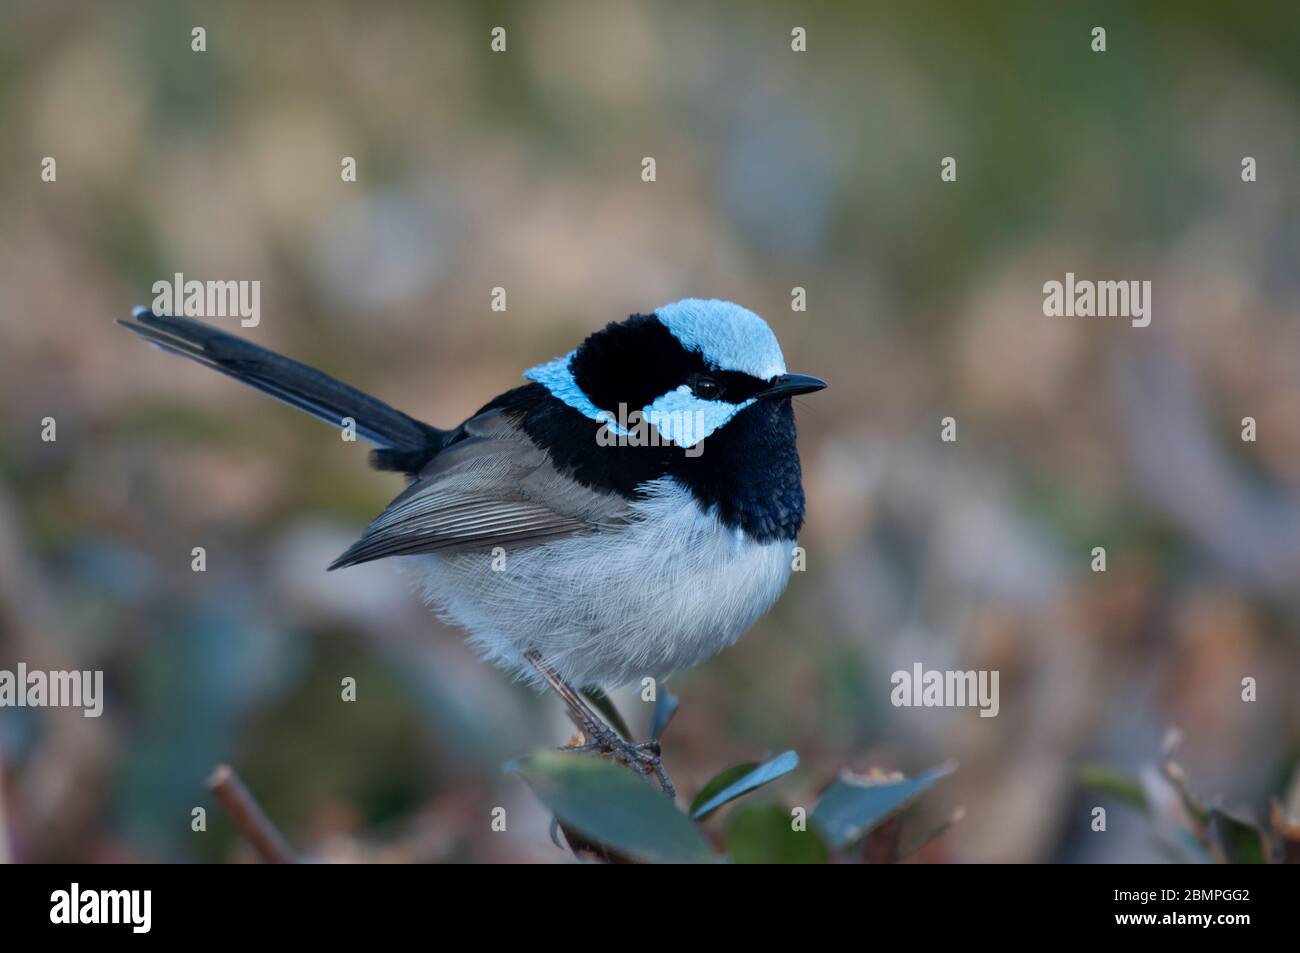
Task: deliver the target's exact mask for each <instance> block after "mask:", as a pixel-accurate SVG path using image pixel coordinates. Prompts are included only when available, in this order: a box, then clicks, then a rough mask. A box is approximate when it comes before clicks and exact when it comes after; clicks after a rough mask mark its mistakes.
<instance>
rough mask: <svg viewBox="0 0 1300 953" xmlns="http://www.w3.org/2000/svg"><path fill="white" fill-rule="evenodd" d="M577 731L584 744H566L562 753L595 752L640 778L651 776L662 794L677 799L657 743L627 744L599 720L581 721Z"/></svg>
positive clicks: (625, 740) (630, 742) (627, 742)
mask: <svg viewBox="0 0 1300 953" xmlns="http://www.w3.org/2000/svg"><path fill="white" fill-rule="evenodd" d="M580 730H581V731H582V735H583V737H584V738H586V739H587V740H586V742H585V743H583V744H578V745H569V746H567V747H565V748H562V749H561V750H562V751H594V752H596V753H597V754H605V755H609V756H610V757H611V758H613V759H614V760H615V761H616V762H617V763H618V764H621V765H623V766H624V767H626V768H628V769H630V770H631V771H634V772H635V773H637V774H639V775H640V776H641V777H643V778H648V777H651V776H653V777H654V779H655V780H656V781H657V782H658V783H659V787H660V788H661V789H662V790H663V792H664V794H665V795H666V796H667V797H668V798H669V799H670V800H675V799H676V797H677V790H676V788H674V787H673V782H672V779H671V778H670V777H668V771H667V770H666V769H665V768H664V763H663V758H662V752H661V750H660V748H659V742H658V741H644V742H641V743H637V742H634V741H628V740H627V739H625V738H624V737H623V736H622V735H620V734H619V733H618V732H617V731H615V730H614V729H613V728H611V727H609V726H608V725H606V724H605V723H604V722H602V721H590V722H588V721H584V723H583V725H582V727H581V729H580Z"/></svg>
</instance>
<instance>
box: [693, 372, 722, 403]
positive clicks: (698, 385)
mask: <svg viewBox="0 0 1300 953" xmlns="http://www.w3.org/2000/svg"><path fill="white" fill-rule="evenodd" d="M691 393H693V394H694V395H695V396H696V397H698V398H700V399H701V400H717V399H718V398H719V397H721V396H722V385H721V384H719V383H718V382H717V381H715V380H714V379H713V378H712V377H704V376H703V375H701V376H699V377H696V378H695V379H694V380H692V381H691Z"/></svg>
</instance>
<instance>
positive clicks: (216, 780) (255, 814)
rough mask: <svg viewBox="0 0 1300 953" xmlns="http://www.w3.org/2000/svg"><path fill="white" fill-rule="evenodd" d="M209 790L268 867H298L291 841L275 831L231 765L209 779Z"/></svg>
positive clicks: (223, 767) (215, 772)
mask: <svg viewBox="0 0 1300 953" xmlns="http://www.w3.org/2000/svg"><path fill="white" fill-rule="evenodd" d="M208 790H209V791H211V792H212V793H213V794H215V795H216V796H217V800H218V801H220V802H221V806H222V807H224V808H225V809H226V813H227V814H229V815H230V817H231V819H232V820H233V821H234V822H235V826H236V827H238V828H239V829H240V831H242V832H243V834H244V837H245V838H246V839H247V840H248V842H249V843H250V844H252V845H253V849H254V850H255V851H257V854H258V856H259V857H261V858H262V860H264V861H266V863H268V864H296V863H298V858H297V856H295V854H294V852H293V849H292V848H290V847H289V843H288V841H286V840H285V839H284V836H283V835H282V834H281V833H280V832H279V831H278V830H276V829H275V825H274V824H272V823H271V821H270V819H269V818H268V817H267V816H266V814H264V813H263V812H262V809H261V807H259V806H258V804H257V801H255V800H254V799H253V795H252V794H250V793H249V792H248V788H246V787H245V786H244V782H243V781H241V780H240V779H239V775H237V774H236V773H235V771H234V769H233V768H232V767H230V765H228V764H219V765H217V767H216V770H214V771H213V772H212V774H211V776H210V777H209V778H208Z"/></svg>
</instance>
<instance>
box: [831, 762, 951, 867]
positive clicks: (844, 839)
mask: <svg viewBox="0 0 1300 953" xmlns="http://www.w3.org/2000/svg"><path fill="white" fill-rule="evenodd" d="M955 767H956V766H955V765H952V764H944V765H940V766H939V767H937V768H933V769H932V770H930V771H927V772H925V773H924V774H921V775H918V776H917V777H915V778H904V779H902V780H899V781H872V780H869V779H867V778H862V777H857V776H854V775H852V774H849V773H848V772H845V773H844V774H842V775H840V777H838V778H836V779H835V781H834V782H832V784H831V786H830V787H828V788H827V789H826V792H825V793H824V794H822V797H821V800H820V801H818V802H817V807H816V808H815V809H814V810H813V814H812V820H813V823H814V824H816V825H817V826H818V827H819V828H820V829H821V831H822V833H823V834H824V835H825V836H826V841H827V843H829V844H830V846H831V847H832V848H833V849H835V850H842V849H843V848H845V847H848V846H849V845H850V844H852V843H853V842H854V841H856V840H858V839H859V838H861V837H862V836H863V835H864V834H866V833H868V832H869V831H870V830H871V829H872V828H874V827H875V826H876V825H878V824H880V823H881V822H882V821H885V820H887V819H888V818H890V817H892V816H893V815H895V814H897V813H898V812H899V811H901V810H903V808H905V807H907V805H908V804H910V803H911V802H912V801H913V800H915V799H916V798H917V797H918V796H920V795H921V794H922V793H924V792H925V791H926V790H928V789H929V788H930V787H932V786H933V785H934V783H935V782H936V781H938V780H939V779H940V778H942V777H944V776H946V775H948V774H951V773H952V771H953V769H954V768H955Z"/></svg>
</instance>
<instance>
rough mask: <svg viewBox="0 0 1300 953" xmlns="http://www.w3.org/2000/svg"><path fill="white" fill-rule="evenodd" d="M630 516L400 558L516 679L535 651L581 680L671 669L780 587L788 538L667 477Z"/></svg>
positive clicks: (727, 639) (707, 648)
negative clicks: (512, 544) (579, 530)
mask: <svg viewBox="0 0 1300 953" xmlns="http://www.w3.org/2000/svg"><path fill="white" fill-rule="evenodd" d="M648 490H649V492H648V493H647V494H646V496H645V498H644V499H643V500H641V501H639V502H638V503H636V504H635V506H634V510H635V517H634V519H633V521H632V522H631V523H629V524H627V525H623V526H620V527H619V528H617V529H611V530H609V531H604V532H598V533H595V534H592V535H589V536H583V537H575V538H571V539H564V540H559V541H556V542H553V543H546V544H543V545H539V546H532V547H529V548H524V549H520V550H518V551H516V552H509V551H507V552H506V553H505V554H504V560H501V559H497V560H496V564H497V565H498V566H501V564H502V562H504V566H503V567H502V568H500V569H499V571H498V570H494V569H493V564H494V557H493V556H492V555H491V554H486V553H485V554H477V553H471V554H460V555H445V556H443V555H435V556H412V557H405V558H402V559H400V560H399V562H401V563H403V564H405V566H406V568H407V569H408V570H409V571H410V572H412V573H413V574H414V575H416V576H417V578H418V579H419V581H420V583H421V586H422V588H423V590H424V593H425V596H426V598H427V599H428V600H429V602H430V603H432V604H433V605H434V606H435V607H436V608H437V609H438V610H439V612H440V614H441V615H442V616H443V617H444V618H446V619H448V620H449V621H451V622H454V623H456V624H458V625H460V626H462V627H464V628H465V629H467V630H468V631H469V633H470V642H471V644H473V645H474V646H475V648H476V649H478V650H479V652H480V653H481V654H482V655H483V656H484V657H485V658H488V659H490V660H492V661H493V662H495V663H497V664H499V665H502V666H503V667H506V668H509V669H511V670H513V671H515V672H517V673H518V674H520V675H521V676H522V677H526V678H532V677H533V673H532V671H531V669H530V668H529V667H528V665H527V663H525V662H524V661H523V654H524V652H525V651H527V650H529V649H537V650H538V651H539V652H541V653H542V655H543V656H544V657H545V658H547V659H548V660H549V661H550V662H551V664H552V665H553V666H554V667H555V668H556V669H557V670H558V671H559V672H560V674H561V675H562V676H563V677H564V678H565V679H566V680H567V681H569V682H570V684H574V685H579V686H584V687H585V686H592V685H596V686H600V687H603V688H607V689H608V688H614V687H617V686H620V685H626V684H628V683H631V682H634V681H639V680H640V679H641V678H644V677H646V676H650V677H653V678H656V679H663V678H667V677H668V676H669V675H671V674H673V673H674V672H678V671H681V670H682V669H686V668H690V667H691V666H693V665H696V664H698V663H699V662H702V661H703V660H705V659H707V658H709V657H710V656H712V655H715V654H716V653H718V652H720V651H721V650H722V649H724V648H726V647H727V646H728V645H730V644H731V643H732V642H734V641H736V639H738V638H739V637H740V636H741V635H743V634H744V633H745V632H746V631H747V630H748V629H749V627H750V626H752V625H753V624H754V622H755V621H756V620H757V619H758V617H759V616H761V615H762V614H763V613H764V612H766V611H767V610H768V609H769V608H770V607H771V605H772V603H773V602H775V601H776V599H777V597H778V596H779V595H780V594H781V591H782V590H783V589H784V588H785V584H786V581H787V580H788V578H789V575H790V560H791V558H792V557H791V548H792V546H793V545H794V544H793V543H789V542H775V543H766V544H759V543H754V542H752V541H750V540H748V539H746V538H745V537H744V536H743V535H742V534H741V533H740V532H739V531H738V530H733V529H728V528H727V527H725V526H723V525H722V524H721V523H720V522H719V521H718V520H717V518H716V517H714V516H713V515H711V514H708V513H705V512H704V511H703V510H702V509H701V508H700V506H699V504H697V503H696V502H695V500H694V499H693V498H692V497H691V495H690V493H689V491H687V490H686V489H685V488H684V487H682V486H680V485H679V484H677V483H676V482H675V481H673V480H671V479H667V478H666V479H663V480H657V481H655V482H654V483H652V484H649V485H648Z"/></svg>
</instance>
